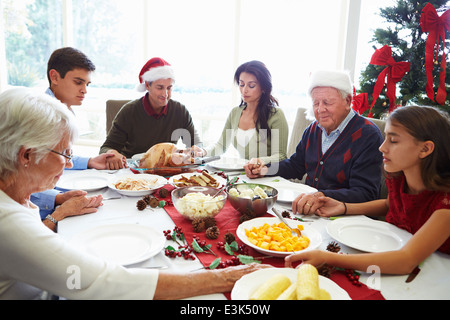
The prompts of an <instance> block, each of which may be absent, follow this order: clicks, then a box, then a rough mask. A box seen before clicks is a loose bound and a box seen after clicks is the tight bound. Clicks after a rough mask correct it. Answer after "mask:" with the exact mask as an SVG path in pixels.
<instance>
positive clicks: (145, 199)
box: [142, 194, 154, 204]
mask: <svg viewBox="0 0 450 320" xmlns="http://www.w3.org/2000/svg"><path fill="white" fill-rule="evenodd" d="M152 198H154V196H152V195H151V194H148V195H146V196H144V197H143V198H142V200H144V201H145V202H146V203H147V204H150V200H151V199H152Z"/></svg>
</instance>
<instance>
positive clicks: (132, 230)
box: [70, 224, 165, 266]
mask: <svg viewBox="0 0 450 320" xmlns="http://www.w3.org/2000/svg"><path fill="white" fill-rule="evenodd" d="M70 242H71V243H72V244H73V245H75V246H76V247H78V248H79V249H81V250H83V251H84V252H86V253H90V254H92V255H94V256H96V257H99V258H102V259H104V260H106V261H109V262H114V263H118V264H121V265H124V266H125V265H130V264H135V263H138V262H142V261H144V260H147V259H149V258H151V257H153V256H155V255H157V254H158V253H159V252H160V251H161V250H162V249H163V248H164V244H165V238H164V236H163V234H162V232H159V231H156V230H154V229H152V228H150V227H147V226H142V225H137V224H112V225H104V226H100V227H95V228H92V229H89V230H87V231H85V232H82V233H80V234H78V235H76V236H74V237H73V238H72V239H71V241H70Z"/></svg>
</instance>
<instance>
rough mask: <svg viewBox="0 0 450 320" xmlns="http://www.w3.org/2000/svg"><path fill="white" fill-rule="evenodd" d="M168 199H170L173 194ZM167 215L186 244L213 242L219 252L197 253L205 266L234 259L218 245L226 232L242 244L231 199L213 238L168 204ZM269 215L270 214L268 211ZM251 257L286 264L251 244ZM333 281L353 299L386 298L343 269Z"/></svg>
mask: <svg viewBox="0 0 450 320" xmlns="http://www.w3.org/2000/svg"><path fill="white" fill-rule="evenodd" d="M165 188H166V189H168V190H169V191H171V190H172V189H173V187H172V186H170V185H167V186H165ZM166 200H170V195H169V196H168V197H167V199H166ZM164 209H165V211H166V212H167V214H168V215H169V216H170V218H171V219H172V220H173V222H174V224H175V225H176V226H178V227H181V228H182V230H183V233H184V236H185V238H186V241H187V243H189V244H191V243H192V240H193V237H194V235H195V236H198V237H199V238H200V239H201V240H206V243H207V244H211V250H212V251H213V252H214V253H215V254H216V256H215V255H213V254H206V253H198V254H196V256H197V258H198V259H199V261H200V262H201V263H202V264H203V266H205V267H208V266H209V265H210V264H211V263H212V262H213V261H214V260H215V259H216V258H218V257H219V258H221V261H227V260H230V259H231V256H230V255H229V254H228V253H226V252H225V251H223V250H220V249H218V248H217V244H218V242H224V235H225V234H226V233H227V232H231V233H232V234H233V235H234V236H235V238H236V242H237V243H238V244H239V245H242V244H243V243H242V241H240V240H239V239H238V238H237V236H236V229H237V227H238V226H239V216H240V213H239V212H238V211H236V210H235V209H234V208H233V207H232V206H231V204H230V203H229V202H227V203H226V204H225V207H224V208H223V209H222V211H221V212H220V213H219V214H218V215H217V216H216V217H215V220H216V223H217V227H218V228H219V231H220V235H219V237H218V238H217V239H215V240H211V239H208V238H206V236H205V232H201V233H196V232H194V230H193V228H192V221H191V220H189V219H187V218H185V217H183V216H182V215H180V214H179V213H178V211H177V210H176V209H175V207H174V206H173V205H166V206H165V207H164ZM267 216H268V217H271V215H269V214H267ZM246 254H248V255H250V256H253V257H255V258H257V259H258V260H261V261H262V262H263V263H266V264H270V265H272V266H274V267H277V268H283V267H284V258H279V257H268V256H265V255H263V254H261V253H259V252H257V251H256V250H254V249H252V248H251V247H247V253H246ZM331 280H333V281H334V282H335V283H336V284H338V285H339V286H340V287H341V288H343V289H344V290H345V291H347V293H348V294H349V296H350V297H351V298H352V299H353V300H384V297H383V296H382V294H381V292H380V291H378V290H373V289H370V288H369V287H367V286H366V285H364V284H361V285H360V286H355V285H353V284H352V283H351V282H350V281H349V280H348V279H347V277H346V276H345V274H344V273H343V272H340V271H337V272H334V273H333V274H332V275H331ZM225 296H226V297H227V298H228V299H229V298H230V295H229V294H226V295H225Z"/></svg>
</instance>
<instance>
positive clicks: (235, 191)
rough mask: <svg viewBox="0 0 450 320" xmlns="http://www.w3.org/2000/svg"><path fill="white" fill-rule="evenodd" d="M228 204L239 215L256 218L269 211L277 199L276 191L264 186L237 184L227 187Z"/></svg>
mask: <svg viewBox="0 0 450 320" xmlns="http://www.w3.org/2000/svg"><path fill="white" fill-rule="evenodd" d="M227 193H228V200H229V201H230V204H231V205H232V206H233V208H235V209H236V210H237V211H239V212H240V213H241V214H250V215H253V216H256V217H259V216H262V215H264V214H266V213H267V211H269V210H270V209H271V208H272V207H273V205H274V204H275V202H276V201H277V197H278V190H277V189H275V188H272V187H270V186H266V185H264V184H257V183H238V184H233V185H230V186H228V187H227Z"/></svg>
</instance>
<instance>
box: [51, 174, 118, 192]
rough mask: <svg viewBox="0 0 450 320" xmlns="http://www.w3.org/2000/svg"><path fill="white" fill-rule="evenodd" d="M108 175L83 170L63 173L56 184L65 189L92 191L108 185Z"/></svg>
mask: <svg viewBox="0 0 450 320" xmlns="http://www.w3.org/2000/svg"><path fill="white" fill-rule="evenodd" d="M110 177H111V176H110V175H108V174H107V173H103V172H98V171H91V170H83V171H79V172H70V173H66V174H63V175H62V176H61V178H60V179H59V180H58V182H57V183H56V186H57V187H58V188H60V189H65V190H84V191H94V190H98V189H102V188H106V187H107V186H108V181H109V179H110Z"/></svg>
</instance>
